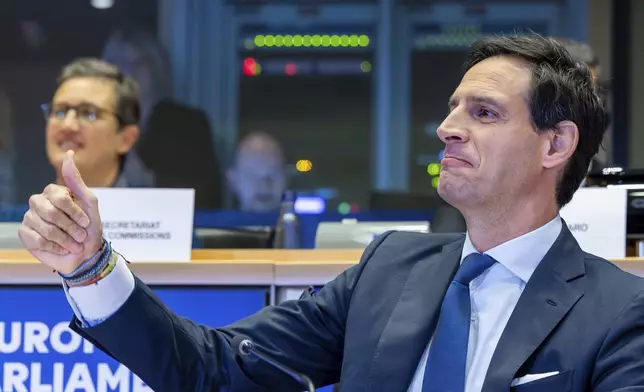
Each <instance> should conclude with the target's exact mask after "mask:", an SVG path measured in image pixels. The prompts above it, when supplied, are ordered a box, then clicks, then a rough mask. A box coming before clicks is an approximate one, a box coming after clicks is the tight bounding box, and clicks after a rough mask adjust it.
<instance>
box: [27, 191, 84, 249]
mask: <svg viewBox="0 0 644 392" xmlns="http://www.w3.org/2000/svg"><path fill="white" fill-rule="evenodd" d="M59 193H60V192H59ZM62 193H63V194H62V195H48V196H47V197H45V196H43V195H34V196H31V197H30V198H29V207H30V208H31V209H32V210H33V211H35V212H36V214H37V215H38V216H39V217H40V218H41V219H42V220H44V221H45V222H47V223H51V224H53V225H55V226H58V227H59V228H60V229H62V230H63V231H64V232H66V233H67V234H69V235H70V236H72V238H74V239H75V240H76V242H78V243H81V242H83V241H85V238H87V231H86V230H85V229H84V228H83V227H81V226H80V225H79V224H78V223H76V222H75V221H74V220H73V219H72V218H71V217H70V213H71V214H76V216H77V217H78V216H79V212H78V211H80V214H82V216H85V213H84V212H82V210H80V207H78V206H77V205H76V204H75V203H74V202H73V201H72V200H71V197H70V196H69V195H68V194H65V193H66V192H65V191H62ZM85 219H87V217H86V216H85ZM81 220H82V219H81ZM87 222H89V219H87Z"/></svg>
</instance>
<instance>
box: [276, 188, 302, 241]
mask: <svg viewBox="0 0 644 392" xmlns="http://www.w3.org/2000/svg"><path fill="white" fill-rule="evenodd" d="M273 247H274V248H276V249H299V248H300V224H299V221H298V219H297V215H296V214H295V192H293V191H286V192H285V193H284V195H283V196H282V203H281V205H280V215H279V218H278V220H277V225H276V226H275V242H274V244H273Z"/></svg>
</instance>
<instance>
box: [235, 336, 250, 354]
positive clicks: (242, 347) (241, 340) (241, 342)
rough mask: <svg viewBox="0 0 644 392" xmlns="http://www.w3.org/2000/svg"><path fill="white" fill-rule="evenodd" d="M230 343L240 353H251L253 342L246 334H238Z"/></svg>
mask: <svg viewBox="0 0 644 392" xmlns="http://www.w3.org/2000/svg"><path fill="white" fill-rule="evenodd" d="M230 345H231V346H232V348H233V349H234V350H235V351H236V352H237V353H238V354H239V355H249V354H250V350H251V349H252V348H253V342H252V341H251V340H250V339H248V338H247V337H246V336H240V335H237V336H235V337H234V338H233V340H231V341H230Z"/></svg>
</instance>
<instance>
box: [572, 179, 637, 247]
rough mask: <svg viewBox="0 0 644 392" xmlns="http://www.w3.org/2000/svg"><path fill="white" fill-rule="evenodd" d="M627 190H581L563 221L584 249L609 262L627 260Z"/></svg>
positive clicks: (578, 191)
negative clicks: (617, 259)
mask: <svg viewBox="0 0 644 392" xmlns="http://www.w3.org/2000/svg"><path fill="white" fill-rule="evenodd" d="M627 196H628V195H627V190H626V189H615V188H580V189H578V190H577V192H575V196H574V197H573V199H572V201H571V202H570V203H569V204H567V205H566V206H564V208H562V209H561V217H562V218H564V220H565V221H566V223H568V228H569V229H570V231H571V232H572V234H573V235H574V236H575V238H576V239H577V242H579V245H580V246H581V248H582V249H583V250H584V251H586V252H588V253H592V254H594V255H595V256H599V257H603V258H605V259H611V258H619V257H626V206H627V201H626V198H627Z"/></svg>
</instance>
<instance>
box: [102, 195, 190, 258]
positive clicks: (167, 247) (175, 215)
mask: <svg viewBox="0 0 644 392" xmlns="http://www.w3.org/2000/svg"><path fill="white" fill-rule="evenodd" d="M92 192H94V194H95V195H96V197H98V210H99V212H100V213H101V219H102V221H103V236H104V237H105V238H106V239H107V240H108V241H110V242H111V243H112V247H113V248H114V250H116V251H117V252H119V253H120V254H122V255H123V257H124V258H125V259H126V260H128V261H190V257H191V250H192V232H193V231H192V226H193V215H194V199H195V191H194V189H158V188H94V189H92Z"/></svg>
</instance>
